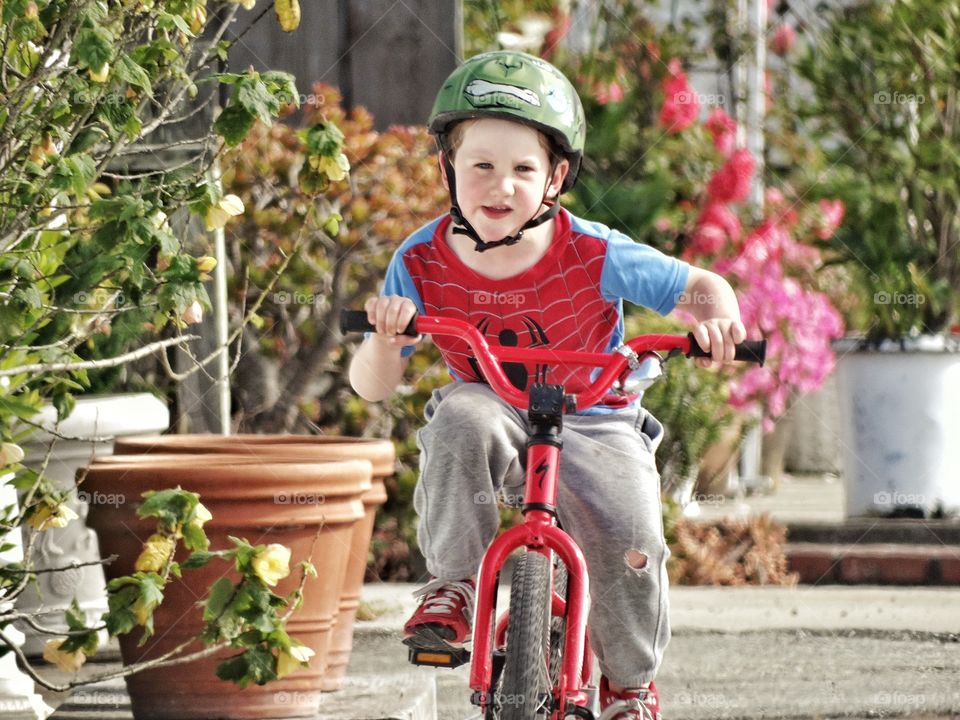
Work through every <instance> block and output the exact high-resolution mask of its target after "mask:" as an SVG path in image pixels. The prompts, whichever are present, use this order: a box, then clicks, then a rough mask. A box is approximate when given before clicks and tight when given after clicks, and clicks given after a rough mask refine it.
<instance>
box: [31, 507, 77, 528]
mask: <svg viewBox="0 0 960 720" xmlns="http://www.w3.org/2000/svg"><path fill="white" fill-rule="evenodd" d="M76 519H77V514H76V513H75V512H74V511H73V510H71V509H70V508H69V507H67V506H66V505H65V504H63V503H60V504H59V505H51V504H50V503H48V502H46V501H44V502H43V503H42V504H41V505H40V506H38V507H37V509H36V510H34V511H33V512H32V513H30V517H29V518H27V525H29V526H30V527H32V528H35V529H36V530H49V529H50V528H62V527H66V526H67V524H68V523H69V522H70V521H71V520H76Z"/></svg>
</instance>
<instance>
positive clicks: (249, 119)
mask: <svg viewBox="0 0 960 720" xmlns="http://www.w3.org/2000/svg"><path fill="white" fill-rule="evenodd" d="M255 119H256V118H255V117H254V116H253V115H252V114H251V113H250V112H249V111H248V110H246V109H244V108H243V107H241V106H240V105H237V104H236V103H234V104H231V105H228V106H227V107H225V108H224V109H223V112H221V113H220V116H219V117H218V118H217V121H216V122H215V123H214V124H213V129H214V130H215V131H216V133H217V134H218V135H220V136H222V137H223V140H224V142H226V143H227V145H229V146H231V147H232V146H234V145H239V144H240V143H241V142H242V141H243V139H244V138H245V137H246V136H247V133H248V132H250V128H252V127H253V122H254V120H255Z"/></svg>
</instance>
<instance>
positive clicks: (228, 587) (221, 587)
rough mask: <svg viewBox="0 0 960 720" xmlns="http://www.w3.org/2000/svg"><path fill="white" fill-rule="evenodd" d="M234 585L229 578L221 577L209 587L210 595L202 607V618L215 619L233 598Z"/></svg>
mask: <svg viewBox="0 0 960 720" xmlns="http://www.w3.org/2000/svg"><path fill="white" fill-rule="evenodd" d="M233 593H234V587H233V583H232V582H231V581H230V579H229V578H226V577H222V578H220V579H219V580H217V581H216V582H215V583H214V584H213V587H211V588H210V596H209V598H208V599H207V602H206V604H205V606H204V608H203V619H204V620H206V621H208V622H209V621H210V620H216V619H217V618H218V617H219V616H220V615H221V614H223V611H224V610H225V609H226V607H227V604H228V603H229V602H230V600H231V599H232V598H233Z"/></svg>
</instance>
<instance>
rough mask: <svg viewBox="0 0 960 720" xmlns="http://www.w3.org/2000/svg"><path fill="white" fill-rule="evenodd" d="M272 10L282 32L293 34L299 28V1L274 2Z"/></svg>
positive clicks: (279, 0) (282, 0)
mask: <svg viewBox="0 0 960 720" xmlns="http://www.w3.org/2000/svg"><path fill="white" fill-rule="evenodd" d="M273 9H274V10H275V11H276V13H277V20H278V21H279V23H280V28H281V29H282V30H283V31H284V32H293V31H294V30H296V29H297V28H298V27H299V26H300V0H276V2H275V3H274V5H273Z"/></svg>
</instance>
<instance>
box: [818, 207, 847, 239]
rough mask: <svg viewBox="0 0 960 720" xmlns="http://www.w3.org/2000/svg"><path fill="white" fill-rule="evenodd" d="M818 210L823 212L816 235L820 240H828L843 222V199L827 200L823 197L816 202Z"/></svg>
mask: <svg viewBox="0 0 960 720" xmlns="http://www.w3.org/2000/svg"><path fill="white" fill-rule="evenodd" d="M817 205H818V206H819V207H820V211H821V212H822V213H823V218H822V220H821V222H820V223H819V224H818V225H817V237H818V238H820V239H821V240H829V239H830V238H831V237H832V236H833V234H834V233H835V232H836V231H837V228H838V227H840V223H842V222H843V215H844V213H845V212H846V208H845V207H844V205H843V200H827V199H826V198H824V199H823V200H821V201H820V202H818V203H817Z"/></svg>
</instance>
